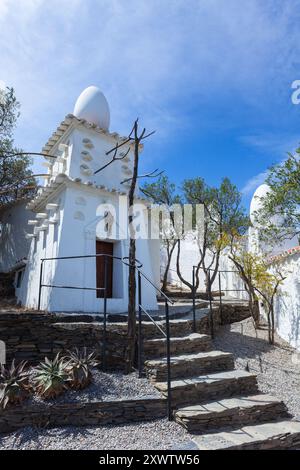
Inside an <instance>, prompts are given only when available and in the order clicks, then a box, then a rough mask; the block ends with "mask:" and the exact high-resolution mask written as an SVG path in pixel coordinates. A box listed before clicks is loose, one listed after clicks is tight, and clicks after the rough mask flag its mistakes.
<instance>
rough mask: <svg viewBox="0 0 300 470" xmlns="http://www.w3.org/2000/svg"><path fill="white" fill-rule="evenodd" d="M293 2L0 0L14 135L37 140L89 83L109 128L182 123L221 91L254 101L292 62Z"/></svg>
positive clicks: (298, 45) (26, 142)
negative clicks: (15, 108)
mask: <svg viewBox="0 0 300 470" xmlns="http://www.w3.org/2000/svg"><path fill="white" fill-rule="evenodd" d="M293 4H294V5H293ZM297 4H299V2H298V0H296V1H291V2H289V4H287V2H284V3H283V2H277V1H276V0H272V1H271V0H266V1H265V2H261V0H243V6H242V7H241V2H240V0H227V1H226V2H225V1H224V2H220V1H219V0H202V1H201V2H199V1H198V0H189V2H186V1H183V0H177V1H173V0H169V1H167V0H164V1H163V2H162V1H161V0H160V1H159V0H152V1H151V2H140V1H137V0H128V1H126V2H124V1H121V0H97V1H96V0H72V2H70V1H69V0H51V2H49V1H48V0H26V1H24V0H5V1H4V2H3V0H1V2H0V5H2V11H1V10H0V11H1V13H2V14H1V15H0V28H1V32H2V35H1V38H0V48H1V55H0V80H4V81H5V82H6V83H7V84H11V85H13V86H14V87H15V88H16V92H17V95H18V98H19V100H20V101H21V103H22V117H21V121H20V128H19V130H18V132H17V138H18V139H19V140H20V141H21V144H22V145H23V146H26V147H27V148H28V147H32V148H37V147H38V146H41V145H42V143H43V141H44V140H45V139H46V138H47V137H48V135H49V133H50V132H51V131H52V130H53V129H54V128H55V127H56V125H57V123H58V122H59V121H60V120H61V119H62V118H63V117H64V115H65V114H67V113H68V112H72V109H73V105H74V101H75V100H76V98H77V96H78V95H79V94H80V92H81V91H82V89H83V88H85V87H86V86H88V85H90V84H96V85H99V86H100V87H101V88H102V89H103V91H104V92H105V94H106V95H107V98H108V100H109V103H110V107H111V114H112V128H113V130H118V131H120V132H126V131H127V130H128V128H129V127H130V124H131V122H132V120H133V119H134V118H135V117H136V116H137V115H138V116H139V117H140V118H141V119H142V120H143V122H145V124H146V125H147V126H148V127H149V128H151V129H153V128H155V129H159V132H158V133H157V137H156V138H160V136H164V134H167V133H173V135H175V133H176V131H177V130H178V128H179V127H180V126H187V125H188V122H189V119H190V118H189V117H187V114H188V111H187V110H186V107H188V105H189V103H190V104H191V105H192V104H193V103H194V102H197V103H198V106H199V114H200V115H201V103H204V102H207V101H208V100H212V102H214V104H215V105H217V104H218V101H220V100H222V98H223V96H224V95H226V93H228V91H229V90H230V91H231V92H234V93H236V96H239V99H242V100H244V102H245V103H247V105H249V106H254V107H258V108H259V107H260V106H261V102H262V97H264V96H266V94H268V93H269V94H270V95H272V88H274V86H275V83H277V84H278V83H279V84H280V85H279V86H277V89H281V84H282V82H284V81H285V80H286V77H287V76H288V74H289V72H290V70H289V66H288V65H287V64H291V63H293V61H294V63H296V61H297V60H298V59H297V58H298V56H299V49H300V41H299V33H298V30H297V29H295V28H291V27H290V18H291V15H292V13H293V6H295V5H297ZM275 6H276V8H277V9H276V8H275ZM295 11H296V10H295ZM293 78H294V79H296V78H297V77H293ZM254 83H255V87H254V86H253V84H254ZM201 121H202V122H203V123H204V122H205V116H201ZM199 127H200V128H201V122H200V123H199Z"/></svg>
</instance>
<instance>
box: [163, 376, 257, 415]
mask: <svg viewBox="0 0 300 470" xmlns="http://www.w3.org/2000/svg"><path fill="white" fill-rule="evenodd" d="M154 386H155V388H157V389H158V390H159V391H160V392H161V393H162V394H163V395H164V396H167V391H168V386H167V382H155V383H154ZM171 391H172V406H173V408H175V407H176V406H178V405H180V404H186V405H191V404H195V403H201V402H202V403H203V402H206V401H207V400H211V401H212V400H216V399H222V398H228V397H232V396H236V395H244V394H247V395H250V394H255V393H257V391H258V388H257V381H256V375H255V374H251V373H249V372H246V371H244V370H232V371H226V372H217V373H214V374H207V375H200V376H198V377H191V378H189V379H183V380H173V381H172V382H171Z"/></svg>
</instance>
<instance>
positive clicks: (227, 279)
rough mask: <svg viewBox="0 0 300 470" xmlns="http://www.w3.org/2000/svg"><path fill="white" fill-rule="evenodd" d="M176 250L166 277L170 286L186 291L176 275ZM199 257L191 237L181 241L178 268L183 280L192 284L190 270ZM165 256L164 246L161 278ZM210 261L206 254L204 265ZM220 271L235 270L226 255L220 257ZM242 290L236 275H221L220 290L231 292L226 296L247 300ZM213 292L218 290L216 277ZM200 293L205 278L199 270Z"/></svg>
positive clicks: (208, 255) (209, 256)
mask: <svg viewBox="0 0 300 470" xmlns="http://www.w3.org/2000/svg"><path fill="white" fill-rule="evenodd" d="M177 252H178V251H177V248H175V250H174V252H173V256H172V261H171V265H170V271H169V275H168V282H169V283H170V284H173V285H176V286H178V287H179V288H183V289H187V287H186V286H185V285H184V284H183V283H182V282H181V280H180V279H179V277H178V275H177V270H176V259H177ZM199 259H200V255H199V248H198V246H197V243H196V241H195V240H194V239H193V237H192V236H191V237H187V239H185V240H182V241H181V248H180V267H181V273H182V276H183V278H184V279H185V280H187V281H188V282H190V283H192V269H193V265H196V264H197V263H198V262H199ZM166 261H167V255H166V249H165V247H164V246H162V248H161V277H162V276H163V273H164V269H165V266H166ZM210 261H211V255H210V254H209V253H208V254H207V256H206V265H209V263H210ZM219 269H220V270H231V271H235V268H234V266H233V264H232V262H231V261H230V260H229V259H228V257H227V254H226V253H225V252H224V254H223V255H222V256H221V259H220V267H219ZM243 288H244V285H243V282H242V281H241V279H240V277H239V276H238V275H237V274H236V273H221V289H222V290H225V289H229V290H230V291H231V292H228V293H226V295H228V296H231V297H236V298H239V299H245V298H246V299H247V294H246V293H245V292H244V291H241V289H243ZM212 289H213V290H216V291H218V290H219V279H218V276H217V278H216V279H215V281H214V283H213V286H212ZM199 290H200V291H204V290H205V277H204V274H203V270H200V286H199Z"/></svg>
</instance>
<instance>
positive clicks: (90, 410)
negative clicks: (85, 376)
mask: <svg viewBox="0 0 300 470" xmlns="http://www.w3.org/2000/svg"><path fill="white" fill-rule="evenodd" d="M165 416H167V401H166V400H165V399H164V398H151V397H149V398H140V399H139V398H137V399H134V400H115V401H107V402H105V401H104V402H85V403H63V404H55V403H54V404H52V405H50V406H42V405H40V406H37V405H26V404H23V405H20V406H8V407H7V408H6V409H5V410H0V432H2V433H4V432H5V433H7V432H11V431H15V430H17V429H19V428H22V427H25V426H38V427H45V426H47V427H49V426H52V427H56V426H99V425H101V426H102V425H107V424H123V423H128V422H134V421H146V420H152V419H158V418H162V417H165Z"/></svg>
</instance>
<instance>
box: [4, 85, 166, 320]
mask: <svg viewBox="0 0 300 470" xmlns="http://www.w3.org/2000/svg"><path fill="white" fill-rule="evenodd" d="M109 121H110V112H109V107H108V103H107V101H106V99H105V97H104V95H103V94H102V93H101V91H100V90H99V89H98V88H96V87H89V88H87V89H86V90H84V91H83V92H82V94H81V95H80V97H79V98H78V100H77V102H76V104H75V108H74V113H73V114H68V115H67V116H66V118H65V119H64V120H63V121H62V123H61V124H60V125H59V126H58V128H57V129H56V131H55V132H54V134H53V135H52V136H51V137H50V138H49V140H48V142H47V143H46V145H45V146H44V148H43V150H42V152H43V153H45V154H47V155H49V157H46V158H45V166H46V168H47V177H46V179H45V185H44V187H43V188H42V189H40V190H39V192H38V194H37V196H36V197H35V198H34V199H33V200H32V201H30V202H29V203H28V204H27V211H30V212H31V217H30V220H27V218H28V217H27V216H25V214H24V211H23V212H22V216H21V215H19V216H18V215H17V217H19V221H20V223H21V220H22V227H19V231H18V234H20V230H21V231H23V226H24V223H25V222H26V223H27V222H28V227H27V232H28V234H27V239H29V240H30V246H29V249H28V247H26V246H23V249H22V251H23V253H24V251H27V249H28V254H27V256H26V257H27V264H26V267H25V268H24V274H23V279H22V282H18V285H16V295H17V299H18V301H19V302H20V303H21V304H22V305H24V306H26V307H29V308H37V307H38V304H39V293H40V284H43V285H45V287H42V289H41V295H40V308H41V309H42V310H47V311H49V312H53V311H65V312H101V311H103V303H104V301H103V290H100V289H103V287H104V257H98V258H97V260H96V258H93V257H90V258H88V257H87V258H76V259H58V260H45V261H43V262H42V260H43V259H45V258H62V257H63V258H65V257H72V256H87V255H94V254H95V253H97V254H100V253H106V254H108V255H110V256H108V257H107V263H108V266H107V273H108V276H107V295H108V311H109V312H110V313H117V312H126V311H127V307H128V292H127V291H128V288H127V277H128V266H126V264H124V263H123V262H122V261H121V260H120V259H118V258H121V259H122V258H124V257H126V256H128V247H129V238H128V236H127V226H126V224H127V200H128V198H127V193H128V189H129V185H130V182H127V183H124V184H122V181H123V180H125V179H126V178H127V179H128V178H130V176H131V175H132V164H133V152H132V146H131V145H132V144H130V145H129V144H126V145H123V146H122V147H121V148H120V149H119V151H118V154H117V156H118V157H121V156H123V155H124V153H126V152H127V150H129V153H128V155H126V157H125V158H124V159H122V160H117V161H114V162H113V163H112V164H111V165H109V166H107V167H106V168H104V169H103V170H102V171H100V172H99V173H97V174H94V172H95V171H97V170H98V169H99V168H101V167H103V166H104V165H105V164H106V163H108V162H109V161H110V160H111V158H112V155H111V154H110V155H107V152H108V151H110V150H111V149H112V148H114V147H115V146H116V145H117V144H118V145H120V144H121V143H122V142H124V141H125V140H126V138H125V137H121V136H120V135H119V134H117V133H116V132H113V133H111V132H110V131H109ZM51 155H52V156H56V157H57V158H51V157H50V156H51ZM135 202H136V204H139V211H140V214H139V215H140V218H139V220H140V221H141V220H142V223H139V225H138V228H139V229H140V230H142V226H143V225H145V226H146V225H147V218H146V215H147V205H146V202H145V200H144V199H139V198H138V197H137V199H136V201H135ZM23 208H24V206H23ZM30 212H27V213H28V214H29V213H30ZM21 218H22V219H21ZM23 222H24V223H23ZM138 228H137V229H138ZM22 243H24V237H23V242H22ZM1 250H2V251H5V250H6V248H5V246H4V245H3V244H1ZM1 256H2V258H6V257H7V256H6V255H3V253H2V255H1ZM111 256H113V257H115V258H112V257H111ZM22 257H23V256H22ZM136 257H137V259H138V260H139V261H140V262H141V263H142V265H143V267H142V270H143V272H144V273H145V274H146V275H147V276H148V277H149V278H150V279H151V280H152V281H153V282H155V283H157V285H159V244H158V242H157V241H150V240H148V239H138V240H137V253H136ZM0 259H1V257H0ZM11 264H13V263H11ZM41 265H43V269H42V272H41ZM3 268H4V269H3V271H5V270H8V269H9V268H8V264H7V263H6V265H3ZM19 277H20V276H19ZM19 281H20V279H19ZM46 285H47V286H56V287H46ZM64 286H70V287H85V288H90V289H95V288H97V289H98V290H97V291H95V290H79V289H78V290H75V289H73V290H71V289H66V288H62V287H64ZM142 287H143V299H142V300H143V305H144V307H145V308H148V309H151V310H155V309H157V302H156V292H155V289H153V287H152V286H151V285H150V284H149V283H148V282H146V281H145V280H143V286H142Z"/></svg>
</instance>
